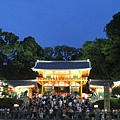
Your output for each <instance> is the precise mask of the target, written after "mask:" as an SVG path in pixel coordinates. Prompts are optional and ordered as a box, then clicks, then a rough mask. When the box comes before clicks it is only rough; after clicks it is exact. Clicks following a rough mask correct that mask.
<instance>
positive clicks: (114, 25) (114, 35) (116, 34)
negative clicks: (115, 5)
mask: <svg viewBox="0 0 120 120" xmlns="http://www.w3.org/2000/svg"><path fill="white" fill-rule="evenodd" d="M105 32H106V34H107V36H108V37H109V38H110V39H112V40H113V39H114V40H120V12H118V13H116V14H115V15H113V19H112V20H111V21H110V22H109V23H108V24H106V26H105Z"/></svg>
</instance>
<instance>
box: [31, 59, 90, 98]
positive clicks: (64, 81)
mask: <svg viewBox="0 0 120 120" xmlns="http://www.w3.org/2000/svg"><path fill="white" fill-rule="evenodd" d="M32 70H33V71H37V72H38V74H39V77H37V78H36V81H37V82H38V83H39V84H40V85H41V87H42V90H41V93H42V95H44V94H46V93H51V94H52V95H56V94H61V93H62V94H71V93H78V94H79V95H80V96H81V97H82V88H83V86H84V85H85V84H86V82H87V80H88V76H89V73H90V70H91V62H90V61H89V59H88V60H75V61H43V60H37V62H36V64H35V66H34V67H33V68H32Z"/></svg>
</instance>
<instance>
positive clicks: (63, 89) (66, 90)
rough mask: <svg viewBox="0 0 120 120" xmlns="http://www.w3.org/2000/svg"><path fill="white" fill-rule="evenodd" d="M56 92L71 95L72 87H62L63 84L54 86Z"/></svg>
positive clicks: (56, 93)
mask: <svg viewBox="0 0 120 120" xmlns="http://www.w3.org/2000/svg"><path fill="white" fill-rule="evenodd" d="M54 94H55V95H65V96H67V95H70V89H69V86H68V87H62V86H59V87H54Z"/></svg>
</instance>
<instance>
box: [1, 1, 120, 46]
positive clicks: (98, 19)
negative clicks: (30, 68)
mask: <svg viewBox="0 0 120 120" xmlns="http://www.w3.org/2000/svg"><path fill="white" fill-rule="evenodd" d="M118 12H120V0H1V1H0V28H2V30H3V31H6V32H13V33H14V34H15V35H17V36H19V39H20V40H23V39H24V38H26V37H28V36H32V37H34V38H35V40H36V42H37V43H38V44H39V45H40V46H41V47H54V46H57V45H60V46H61V45H67V46H70V47H75V48H81V47H82V45H83V43H85V41H89V40H95V39H96V38H106V35H105V32H104V31H103V30H104V27H105V25H106V24H107V23H109V22H110V20H112V16H113V15H114V14H116V13H118Z"/></svg>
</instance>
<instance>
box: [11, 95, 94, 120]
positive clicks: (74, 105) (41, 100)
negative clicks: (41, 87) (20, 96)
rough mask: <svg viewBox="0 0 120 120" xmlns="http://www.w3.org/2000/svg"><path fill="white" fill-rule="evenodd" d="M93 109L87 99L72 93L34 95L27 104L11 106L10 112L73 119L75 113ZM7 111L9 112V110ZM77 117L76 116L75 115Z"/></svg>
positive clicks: (33, 117) (41, 117) (30, 115)
mask: <svg viewBox="0 0 120 120" xmlns="http://www.w3.org/2000/svg"><path fill="white" fill-rule="evenodd" d="M92 110H93V104H92V102H91V101H90V100H89V99H85V98H84V97H83V98H82V99H81V98H79V97H77V96H74V95H68V96H59V95H53V96H47V95H44V96H41V97H39V96H35V97H33V98H32V99H30V102H29V105H28V106H26V105H24V104H23V105H22V106H20V107H16V108H13V109H12V110H10V111H12V112H23V113H26V114H24V115H25V117H27V116H28V113H32V114H29V117H30V119H35V118H36V117H39V118H40V119H43V118H55V117H59V118H71V119H74V118H75V117H76V116H75V115H76V114H75V113H85V114H86V113H88V112H91V111H92ZM10 111H9V112H10ZM77 117H78V116H77Z"/></svg>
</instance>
